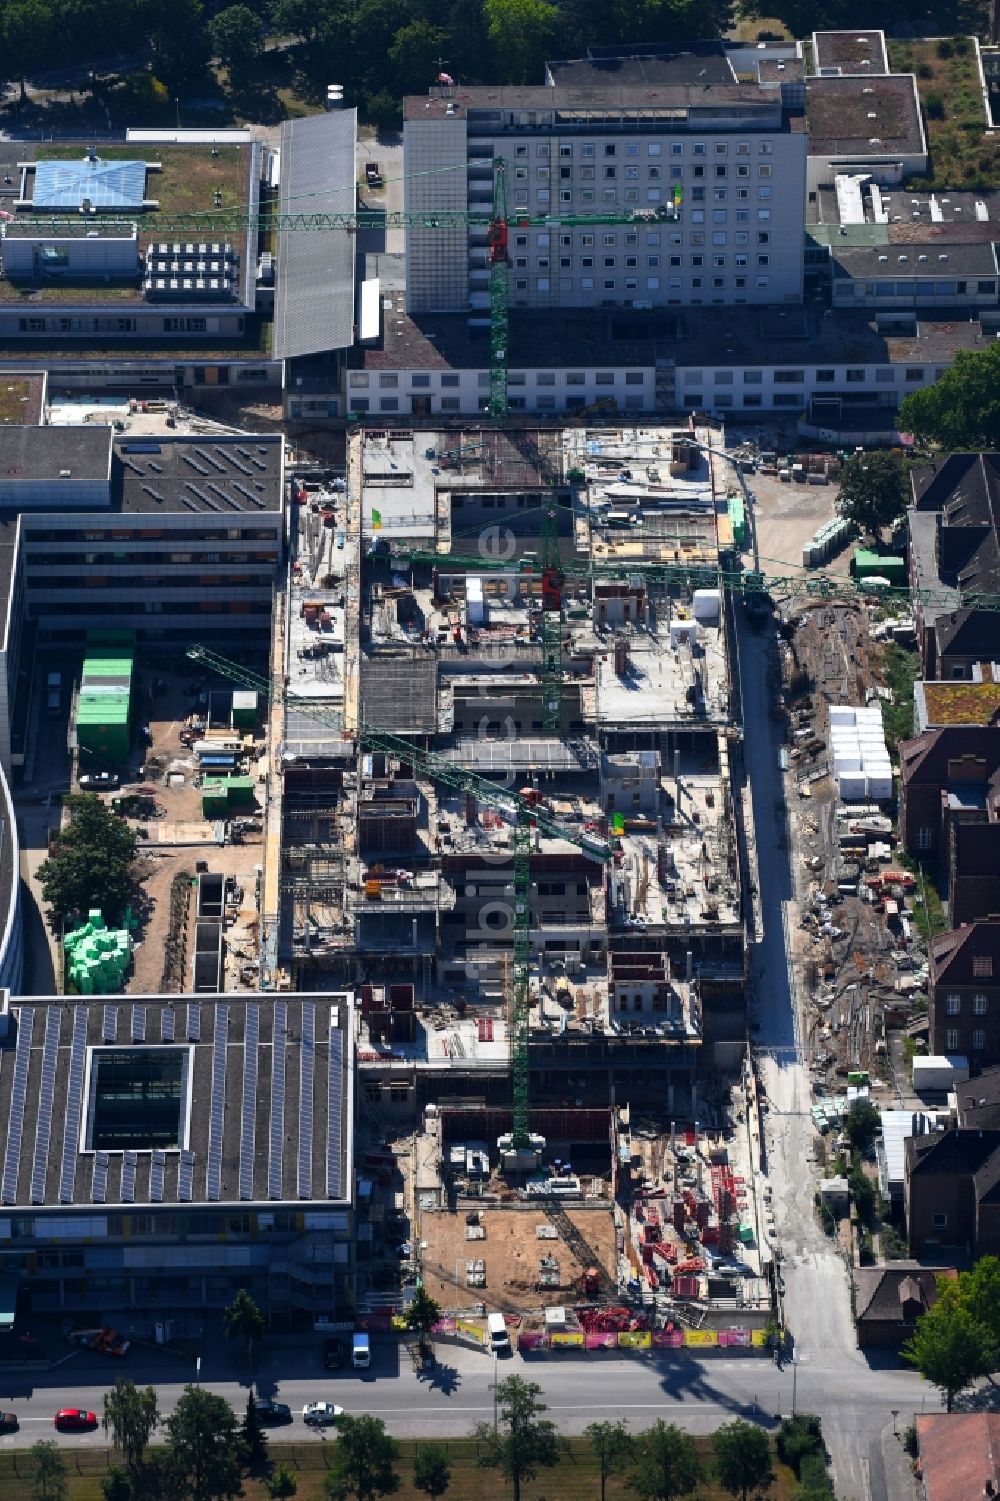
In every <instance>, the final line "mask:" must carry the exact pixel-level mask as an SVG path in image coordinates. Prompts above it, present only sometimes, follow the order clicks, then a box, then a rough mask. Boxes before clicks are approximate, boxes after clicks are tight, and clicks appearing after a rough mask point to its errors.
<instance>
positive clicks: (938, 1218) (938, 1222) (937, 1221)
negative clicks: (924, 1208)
mask: <svg viewBox="0 0 1000 1501" xmlns="http://www.w3.org/2000/svg"><path fill="white" fill-rule="evenodd" d="M931 1224H932V1225H933V1226H934V1229H935V1230H947V1228H948V1216H947V1215H946V1214H932V1215H931Z"/></svg>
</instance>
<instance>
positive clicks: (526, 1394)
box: [476, 1376, 561, 1501]
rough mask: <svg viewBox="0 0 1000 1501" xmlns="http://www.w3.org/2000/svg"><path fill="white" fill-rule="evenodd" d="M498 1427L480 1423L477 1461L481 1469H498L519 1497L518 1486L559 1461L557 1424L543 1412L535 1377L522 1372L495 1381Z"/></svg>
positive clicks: (515, 1497)
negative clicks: (532, 1379) (522, 1374)
mask: <svg viewBox="0 0 1000 1501" xmlns="http://www.w3.org/2000/svg"><path fill="white" fill-rule="evenodd" d="M495 1395H496V1403H497V1418H498V1421H497V1428H496V1432H494V1430H493V1425H492V1424H491V1423H480V1424H479V1426H478V1428H477V1429H476V1438H477V1439H478V1440H479V1463H480V1464H481V1465H482V1466H483V1468H484V1469H490V1470H499V1471H500V1474H501V1475H502V1476H503V1478H504V1479H505V1480H506V1481H507V1484H508V1485H509V1486H510V1487H511V1489H512V1490H513V1493H514V1501H521V1486H522V1485H523V1484H524V1482H525V1481H526V1480H532V1479H534V1477H535V1476H536V1475H537V1474H538V1471H539V1470H548V1469H551V1468H552V1466H553V1465H555V1464H558V1462H559V1455H560V1453H561V1445H560V1442H559V1435H558V1434H557V1433H556V1425H555V1424H554V1423H553V1422H552V1421H551V1420H550V1419H549V1418H546V1417H543V1416H542V1414H543V1413H545V1412H547V1411H548V1408H547V1407H546V1404H545V1403H544V1402H542V1401H541V1400H540V1398H541V1395H542V1389H541V1387H540V1386H539V1385H538V1383H537V1382H536V1381H525V1380H524V1378H523V1376H508V1377H507V1379H506V1380H505V1381H499V1382H497V1388H496V1394H495Z"/></svg>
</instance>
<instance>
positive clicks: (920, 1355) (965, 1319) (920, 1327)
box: [903, 1290, 997, 1412]
mask: <svg viewBox="0 0 1000 1501" xmlns="http://www.w3.org/2000/svg"><path fill="white" fill-rule="evenodd" d="M903 1355H904V1357H905V1359H906V1360H908V1361H909V1362H910V1364H911V1365H914V1366H916V1368H917V1370H918V1371H919V1372H920V1374H921V1375H922V1376H923V1377H924V1378H925V1379H926V1380H927V1381H930V1382H932V1383H933V1385H934V1386H936V1387H939V1388H940V1390H941V1392H942V1394H943V1396H944V1400H945V1407H946V1409H947V1411H948V1412H951V1409H952V1406H953V1405H954V1401H955V1398H956V1397H957V1396H958V1394H959V1392H964V1391H965V1390H966V1388H967V1387H970V1386H971V1385H972V1383H973V1382H974V1381H977V1380H978V1379H979V1377H980V1376H988V1375H989V1374H990V1372H991V1371H993V1370H995V1368H996V1361H997V1346H996V1340H995V1339H994V1337H993V1334H992V1332H991V1330H990V1328H989V1326H988V1325H987V1324H984V1323H982V1322H981V1321H980V1320H979V1319H977V1318H976V1317H975V1316H974V1315H973V1314H972V1313H971V1312H970V1311H969V1309H968V1308H964V1307H963V1306H962V1303H961V1301H960V1297H959V1296H956V1295H949V1294H948V1291H947V1290H942V1292H941V1294H940V1295H939V1297H938V1300H937V1302H936V1303H935V1304H934V1306H933V1308H930V1309H928V1311H927V1312H926V1313H925V1314H923V1315H922V1316H921V1318H919V1319H918V1320H917V1327H916V1329H915V1330H914V1332H913V1335H912V1337H911V1339H910V1340H909V1341H908V1343H907V1344H905V1345H904V1346H903Z"/></svg>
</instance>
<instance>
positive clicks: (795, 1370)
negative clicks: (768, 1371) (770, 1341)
mask: <svg viewBox="0 0 1000 1501" xmlns="http://www.w3.org/2000/svg"><path fill="white" fill-rule="evenodd" d="M798 1383H799V1363H798V1361H797V1360H793V1361H792V1417H793V1418H794V1416H795V1393H796V1390H797V1388H798Z"/></svg>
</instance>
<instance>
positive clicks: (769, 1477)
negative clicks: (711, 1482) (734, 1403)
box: [712, 1418, 775, 1501]
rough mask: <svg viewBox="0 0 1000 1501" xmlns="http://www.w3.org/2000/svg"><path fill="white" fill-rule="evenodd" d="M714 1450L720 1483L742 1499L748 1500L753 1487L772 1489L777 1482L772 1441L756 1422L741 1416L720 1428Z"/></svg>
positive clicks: (755, 1488) (715, 1438)
mask: <svg viewBox="0 0 1000 1501" xmlns="http://www.w3.org/2000/svg"><path fill="white" fill-rule="evenodd" d="M712 1451H713V1453H714V1456H715V1473H716V1475H717V1476H718V1477H719V1484H720V1485H721V1486H722V1489H723V1490H724V1491H728V1492H729V1494H730V1495H731V1496H739V1498H740V1501H747V1496H748V1494H749V1493H750V1491H755V1492H758V1493H760V1492H762V1491H768V1490H770V1489H771V1486H772V1485H773V1484H774V1480H775V1475H774V1468H773V1466H772V1464H771V1441H770V1439H769V1438H768V1436H767V1434H766V1433H765V1432H764V1430H763V1428H759V1427H758V1426H757V1424H756V1423H745V1422H744V1421H743V1419H742V1418H737V1419H736V1420H735V1422H732V1423H727V1424H726V1425H725V1426H724V1427H723V1428H717V1429H716V1431H715V1432H714V1433H713V1434H712Z"/></svg>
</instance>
